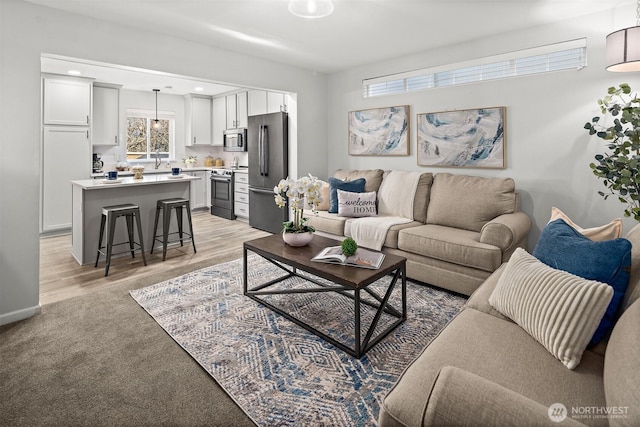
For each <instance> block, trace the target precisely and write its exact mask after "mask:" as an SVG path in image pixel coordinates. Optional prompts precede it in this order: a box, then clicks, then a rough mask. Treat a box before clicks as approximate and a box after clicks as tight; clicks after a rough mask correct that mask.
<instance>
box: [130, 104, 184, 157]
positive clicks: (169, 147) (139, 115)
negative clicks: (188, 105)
mask: <svg viewBox="0 0 640 427" xmlns="http://www.w3.org/2000/svg"><path fill="white" fill-rule="evenodd" d="M157 118H158V126H157V127H156V126H154V124H155V119H156V112H155V111H148V110H133V109H130V110H127V160H129V161H131V160H138V161H140V160H142V161H144V160H155V159H156V153H158V155H159V157H160V159H165V160H166V159H172V158H173V157H174V156H173V153H174V152H175V114H174V113H170V112H162V113H161V112H158V115H157Z"/></svg>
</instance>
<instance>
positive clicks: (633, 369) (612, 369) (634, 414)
mask: <svg viewBox="0 0 640 427" xmlns="http://www.w3.org/2000/svg"><path fill="white" fill-rule="evenodd" d="M638 325H640V302H635V303H633V304H632V305H631V306H630V307H629V308H628V309H627V310H626V311H625V312H624V314H623V315H622V316H621V317H620V320H618V323H617V324H616V326H615V328H613V332H612V333H611V339H610V340H609V344H608V345H607V355H606V357H605V362H604V390H605V393H606V396H607V406H609V407H621V408H626V410H627V414H626V417H625V418H620V419H619V420H617V421H618V423H619V425H634V423H635V425H638V424H637V423H638V421H639V420H640V369H638V361H639V360H640V333H638ZM614 422H615V420H612V425H614Z"/></svg>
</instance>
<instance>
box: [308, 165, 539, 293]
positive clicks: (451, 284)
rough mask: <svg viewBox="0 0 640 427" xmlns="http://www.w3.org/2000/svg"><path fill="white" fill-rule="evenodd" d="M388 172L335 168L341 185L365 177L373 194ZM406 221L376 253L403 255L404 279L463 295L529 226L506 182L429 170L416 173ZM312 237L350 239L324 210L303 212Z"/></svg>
mask: <svg viewBox="0 0 640 427" xmlns="http://www.w3.org/2000/svg"><path fill="white" fill-rule="evenodd" d="M388 174H389V171H386V172H385V171H383V170H382V169H373V170H351V171H346V170H338V171H337V172H336V173H335V174H334V177H335V178H338V179H341V180H343V181H353V180H355V179H357V178H365V180H366V184H365V191H378V190H379V188H380V186H381V184H382V182H383V180H384V178H385V177H386V176H388ZM407 197H413V198H414V201H413V218H412V221H411V222H409V223H406V224H399V225H394V226H392V227H391V228H390V229H389V231H388V233H387V235H386V239H385V241H384V245H383V247H382V251H383V252H385V253H392V254H396V255H401V256H404V257H405V258H407V276H408V277H409V278H411V279H415V280H418V281H421V282H424V283H428V284H431V285H435V286H438V287H441V288H445V289H449V290H452V291H454V292H458V293H461V294H464V295H471V294H472V293H473V292H474V291H475V290H476V289H477V288H478V287H479V286H480V285H481V284H482V283H483V282H484V281H485V280H486V279H487V278H488V277H489V276H490V275H491V273H493V272H494V271H495V270H496V269H497V268H498V267H500V265H501V264H502V263H503V262H505V261H507V260H508V259H509V257H510V256H511V254H512V253H513V251H514V250H515V249H516V248H518V247H524V246H525V245H526V241H527V234H528V233H529V230H530V228H531V221H530V219H529V217H528V216H527V215H526V214H524V213H523V212H521V211H519V206H518V194H517V192H516V190H515V183H514V181H513V179H511V178H482V177H474V176H467V175H462V174H450V173H437V174H432V173H430V172H426V173H422V174H421V175H420V178H419V181H418V185H417V189H416V191H415V194H408V195H407ZM306 216H307V217H308V218H309V224H310V225H312V226H313V227H314V228H315V229H316V232H317V233H318V234H321V235H326V236H328V237H332V238H335V239H343V238H344V237H345V236H347V237H351V232H350V229H351V224H352V221H357V220H358V219H356V218H347V217H343V216H339V215H338V214H335V213H328V212H327V211H319V212H318V213H317V215H314V214H312V213H311V212H306Z"/></svg>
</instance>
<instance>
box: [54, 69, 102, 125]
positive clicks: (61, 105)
mask: <svg viewBox="0 0 640 427" xmlns="http://www.w3.org/2000/svg"><path fill="white" fill-rule="evenodd" d="M43 80H44V88H43V100H42V101H43V106H42V110H43V111H42V120H43V123H44V124H45V125H66V126H89V117H90V116H91V81H90V80H86V79H66V78H50V77H45V78H44V79H43Z"/></svg>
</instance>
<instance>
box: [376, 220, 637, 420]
mask: <svg viewBox="0 0 640 427" xmlns="http://www.w3.org/2000/svg"><path fill="white" fill-rule="evenodd" d="M626 238H627V239H628V240H630V241H631V243H632V261H631V266H632V268H631V273H630V279H629V287H628V289H627V291H626V293H625V295H624V299H623V300H622V306H621V311H622V315H621V317H620V318H619V320H618V321H617V323H616V324H615V327H614V329H613V332H612V334H611V336H610V338H609V340H608V343H607V344H606V345H603V344H599V345H598V346H596V347H595V348H594V349H593V350H589V349H587V350H586V351H585V352H584V353H583V354H582V359H581V361H580V363H579V364H578V366H577V367H576V368H575V369H573V370H570V369H567V367H566V366H564V365H563V364H562V363H560V361H559V360H558V359H556V358H555V357H554V356H553V355H551V353H550V352H549V351H547V349H545V348H544V347H543V346H542V345H540V343H538V342H537V341H536V340H534V339H533V338H532V336H530V335H529V334H528V333H527V332H526V331H525V330H524V329H523V328H522V327H520V326H519V325H518V324H516V323H514V322H512V321H511V320H510V319H508V318H507V317H505V316H503V315H502V314H501V313H500V312H499V311H497V310H496V309H495V308H494V307H493V306H492V305H491V304H490V303H489V300H490V296H491V295H492V293H493V291H494V289H495V288H496V284H498V282H499V279H500V277H501V275H503V274H505V270H506V266H507V265H506V264H505V265H503V266H501V267H500V268H499V269H498V270H496V271H495V272H494V273H493V274H492V275H491V276H490V277H489V278H488V279H487V280H486V282H485V283H484V284H483V285H482V286H481V287H480V288H478V290H477V291H476V292H474V294H473V295H472V296H471V298H470V299H469V300H468V302H467V304H466V306H465V308H464V309H463V310H462V311H461V312H460V313H459V314H458V315H457V316H456V317H455V318H454V319H453V320H452V321H451V322H450V323H449V324H448V325H447V326H446V327H445V328H444V329H443V330H442V331H441V332H440V334H439V335H438V336H437V337H436V338H435V339H434V340H433V341H432V342H431V343H430V344H429V345H428V346H427V347H426V348H425V349H424V350H423V352H422V353H421V355H420V356H419V357H418V358H417V359H416V360H415V361H414V362H413V363H412V364H411V365H410V366H409V367H408V368H407V369H406V370H405V372H404V373H403V374H402V376H401V378H400V379H399V381H398V382H397V383H396V385H395V386H394V388H393V389H392V390H391V391H390V393H389V394H388V395H387V396H386V397H385V399H384V401H383V403H382V405H381V408H380V415H379V420H378V421H379V426H380V427H398V426H465V425H466V426H476V425H482V426H516V425H518V426H538V425H550V426H553V425H594V426H609V425H610V426H638V425H640V368H639V363H640V330H639V328H640V327H639V325H640V301H638V299H640V285H639V284H638V282H640V228H638V227H637V228H634V229H633V230H631V231H630V232H629V234H628V235H627V236H626ZM560 405H562V406H560ZM563 411H564V412H563ZM552 417H555V418H554V420H553V421H552ZM563 418H564V419H563Z"/></svg>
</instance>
